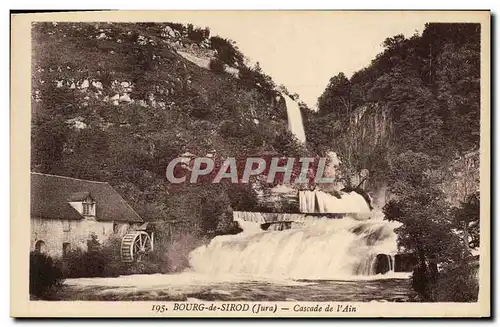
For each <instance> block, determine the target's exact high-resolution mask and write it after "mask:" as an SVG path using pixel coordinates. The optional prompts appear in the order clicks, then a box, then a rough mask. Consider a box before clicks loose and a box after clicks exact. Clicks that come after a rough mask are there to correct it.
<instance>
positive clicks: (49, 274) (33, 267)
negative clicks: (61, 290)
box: [29, 252, 64, 298]
mask: <svg viewBox="0 0 500 327" xmlns="http://www.w3.org/2000/svg"><path fill="white" fill-rule="evenodd" d="M29 269H30V281H29V283H30V284H29V290H30V294H31V295H34V296H37V297H41V298H43V297H44V296H45V295H47V293H49V292H51V291H53V290H54V288H57V287H59V286H61V285H62V282H63V280H64V279H63V274H62V271H61V269H60V267H59V265H58V264H57V263H56V262H54V260H53V259H52V258H51V257H50V256H48V255H46V254H43V253H39V252H30V268H29Z"/></svg>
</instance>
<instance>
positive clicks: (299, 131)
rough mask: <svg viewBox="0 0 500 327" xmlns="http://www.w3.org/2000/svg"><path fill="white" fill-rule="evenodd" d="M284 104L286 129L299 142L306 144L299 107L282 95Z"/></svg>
mask: <svg viewBox="0 0 500 327" xmlns="http://www.w3.org/2000/svg"><path fill="white" fill-rule="evenodd" d="M283 98H284V99H285V103H286V112H287V115H288V128H289V129H290V131H291V132H292V133H293V135H295V137H296V138H297V139H298V140H299V141H300V142H301V143H303V144H304V143H306V133H305V132H304V124H303V123H302V114H301V112H300V108H299V105H298V104H297V102H295V101H293V100H292V99H291V98H290V97H289V96H288V95H286V94H283Z"/></svg>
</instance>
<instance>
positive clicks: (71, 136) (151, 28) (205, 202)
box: [31, 23, 300, 234]
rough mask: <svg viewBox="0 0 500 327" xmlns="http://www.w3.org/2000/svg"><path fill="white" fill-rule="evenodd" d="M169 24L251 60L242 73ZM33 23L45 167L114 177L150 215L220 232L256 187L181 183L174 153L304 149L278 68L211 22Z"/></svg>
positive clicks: (36, 133) (38, 151)
mask: <svg viewBox="0 0 500 327" xmlns="http://www.w3.org/2000/svg"><path fill="white" fill-rule="evenodd" d="M166 27H169V28H171V29H175V30H176V31H180V36H179V37H180V38H181V40H182V41H183V42H185V43H190V42H195V43H196V42H208V46H209V47H211V48H213V49H214V50H218V52H217V55H218V58H219V59H220V60H224V62H225V64H231V65H235V64H238V65H239V66H240V68H241V70H240V72H241V73H240V75H241V76H240V78H239V79H238V78H234V77H232V76H231V75H229V74H216V73H214V72H211V71H209V70H205V69H202V68H200V67H198V66H196V65H194V64H192V63H191V62H189V61H186V60H184V59H183V58H182V57H180V56H179V55H177V54H176V53H175V51H174V50H173V49H172V48H171V46H170V45H169V43H168V38H167V37H168V35H167V36H165V33H164V30H165V28H166ZM32 33H33V48H34V51H33V61H32V113H33V115H32V117H33V118H32V119H33V120H32V147H31V149H32V153H31V166H32V170H33V171H37V172H42V173H49V174H56V175H63V176H70V177H75V178H82V179H89V180H96V181H107V182H109V183H110V184H111V185H112V186H113V187H114V188H115V189H116V190H117V191H118V192H120V193H121V194H122V195H123V196H124V198H125V199H126V200H127V202H129V203H130V204H131V205H132V207H133V208H134V209H135V210H136V211H137V212H138V213H139V214H140V215H141V216H142V217H143V218H144V219H146V220H165V221H176V222H179V224H178V225H179V226H180V225H183V226H184V228H185V229H187V230H189V231H193V232H196V233H201V234H206V233H208V234H213V233H220V232H224V231H230V230H231V229H232V228H234V226H232V215H231V210H234V209H240V210H241V209H243V208H245V206H246V207H249V206H250V205H252V204H253V202H248V203H245V201H242V199H253V198H254V197H255V194H253V193H254V191H253V189H251V188H248V187H241V186H238V185H233V184H230V183H227V184H220V185H213V186H211V185H204V186H203V187H199V186H196V185H171V184H169V183H167V182H166V180H165V169H166V167H167V164H168V162H170V160H171V159H173V158H175V157H178V156H179V155H181V154H183V153H185V152H190V153H193V154H195V155H198V156H205V155H206V154H207V153H210V152H214V153H215V154H216V160H219V159H220V160H222V158H225V157H227V156H235V157H239V156H240V157H242V156H252V155H253V156H257V155H260V154H261V153H267V154H272V153H276V154H278V155H288V154H289V155H297V154H298V152H297V151H299V150H300V147H299V146H298V145H297V144H296V142H295V140H294V139H293V137H292V135H291V134H290V133H289V132H288V131H287V121H286V108H285V107H284V106H283V105H279V103H277V102H276V101H274V98H275V96H276V95H277V93H276V91H273V89H274V83H273V81H272V80H271V79H270V77H268V76H267V75H265V74H264V73H263V72H262V70H261V69H260V68H259V67H258V65H257V66H256V67H253V68H252V67H246V66H243V65H244V60H243V54H242V53H241V52H240V51H239V50H238V48H237V47H236V45H235V44H234V42H232V41H230V40H226V39H223V38H221V37H218V36H211V37H210V30H209V29H200V28H195V27H193V26H190V25H188V26H185V25H180V24H173V23H162V24H157V23H138V24H126V23H119V24H118V23H113V24H112V23H37V24H35V25H34V27H33V30H32ZM259 82H260V83H259ZM242 192H243V193H244V192H247V193H249V194H247V195H244V196H243V195H242ZM213 194H218V197H217V198H215V199H214V198H213ZM249 201H250V200H249ZM179 228H181V227H179Z"/></svg>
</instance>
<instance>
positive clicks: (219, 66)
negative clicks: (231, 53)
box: [209, 59, 224, 74]
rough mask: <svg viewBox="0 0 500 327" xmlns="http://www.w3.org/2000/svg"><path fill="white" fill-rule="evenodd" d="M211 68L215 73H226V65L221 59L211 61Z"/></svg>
mask: <svg viewBox="0 0 500 327" xmlns="http://www.w3.org/2000/svg"><path fill="white" fill-rule="evenodd" d="M209 67H210V70H211V71H213V72H214V73H217V74H221V73H223V72H224V63H223V62H222V60H220V59H210V64H209Z"/></svg>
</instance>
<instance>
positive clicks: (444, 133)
mask: <svg viewBox="0 0 500 327" xmlns="http://www.w3.org/2000/svg"><path fill="white" fill-rule="evenodd" d="M383 45H384V51H383V52H382V53H380V54H379V55H377V57H376V58H374V59H373V60H372V62H371V63H370V64H369V65H368V66H367V67H366V68H364V69H361V70H359V71H357V72H355V73H354V74H353V75H352V77H351V78H347V77H346V76H345V75H344V74H343V73H339V74H337V75H336V76H333V77H332V78H331V79H330V83H329V84H328V86H327V88H326V89H325V91H324V93H323V94H322V95H321V96H320V98H319V99H318V108H319V111H318V112H317V113H313V112H309V113H306V115H307V117H308V119H307V120H306V124H305V125H306V133H307V138H308V140H311V142H310V143H309V144H308V146H309V147H310V149H311V150H313V151H316V152H318V153H324V152H325V151H328V150H330V149H333V150H334V151H337V152H338V153H340V155H341V157H342V158H343V159H344V163H345V164H346V169H347V170H351V171H354V172H356V171H359V170H361V169H368V170H369V171H370V175H371V176H370V179H369V181H368V188H369V189H370V192H372V195H376V193H377V192H379V191H381V190H384V188H386V187H387V186H388V175H389V173H390V171H391V163H392V162H393V161H394V160H395V159H396V158H397V157H398V156H400V155H403V154H404V153H405V152H408V151H412V152H414V153H422V154H425V155H426V156H428V157H429V158H430V160H431V164H432V165H431V166H432V168H433V169H437V170H438V171H439V172H440V174H441V175H442V176H440V178H439V179H438V178H436V179H435V181H436V182H438V181H439V180H442V181H443V189H444V190H445V192H446V193H447V194H448V196H449V198H450V200H451V202H452V203H454V204H458V203H459V201H465V199H466V198H467V194H469V195H470V194H471V193H473V192H475V191H477V190H478V187H479V184H478V181H479V170H478V167H479V166H478V159H479V158H478V154H479V152H478V149H479V124H480V120H479V118H480V117H479V116H480V110H479V108H480V101H479V99H480V25H479V24H444V23H429V24H427V25H426V27H425V30H424V31H423V33H422V35H418V34H416V35H413V36H411V37H409V38H405V37H404V36H403V35H396V36H394V37H390V38H387V39H386V40H385V41H384V43H383ZM471 157H474V158H475V159H474V160H473V161H474V162H475V163H473V162H472V163H471V164H472V165H473V166H471V169H472V170H473V171H474V173H473V175H474V176H470V175H471V171H469V170H468V171H467V172H465V171H464V172H458V171H457V167H458V166H464V165H466V162H467V161H468V160H469V161H470V158H471ZM464 174H467V175H468V176H469V177H468V179H469V180H468V181H467V182H461V179H463V176H464ZM458 184H464V185H465V184H467V185H466V186H464V187H465V188H466V189H465V190H464V191H458V190H457V189H453V185H454V186H457V187H462V186H461V185H458ZM389 186H390V185H389ZM464 192H465V193H467V194H465V195H464ZM452 193H453V194H452ZM458 194H461V195H460V196H459V195H458Z"/></svg>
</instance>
